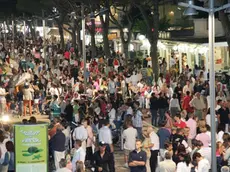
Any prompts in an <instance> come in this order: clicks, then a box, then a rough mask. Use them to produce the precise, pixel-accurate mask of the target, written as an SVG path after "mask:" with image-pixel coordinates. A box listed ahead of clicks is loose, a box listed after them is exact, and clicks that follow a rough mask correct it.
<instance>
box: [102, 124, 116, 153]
mask: <svg viewBox="0 0 230 172" xmlns="http://www.w3.org/2000/svg"><path fill="white" fill-rule="evenodd" d="M109 126H110V124H109V121H107V120H106V121H105V122H104V124H103V127H101V128H100V130H99V142H105V143H106V144H107V145H109V148H110V152H113V141H112V133H111V130H110V128H109Z"/></svg>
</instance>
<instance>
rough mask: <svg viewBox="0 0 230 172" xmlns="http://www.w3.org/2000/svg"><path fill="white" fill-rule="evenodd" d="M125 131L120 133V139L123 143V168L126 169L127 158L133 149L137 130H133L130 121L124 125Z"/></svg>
mask: <svg viewBox="0 0 230 172" xmlns="http://www.w3.org/2000/svg"><path fill="white" fill-rule="evenodd" d="M126 125H127V129H125V130H124V131H123V133H122V139H124V140H125V142H124V160H125V165H124V167H126V168H128V167H129V166H128V158H129V154H130V152H131V151H133V150H134V149H135V142H136V138H137V130H136V129H135V128H133V125H132V121H127V123H126Z"/></svg>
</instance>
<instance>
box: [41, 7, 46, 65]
mask: <svg viewBox="0 0 230 172" xmlns="http://www.w3.org/2000/svg"><path fill="white" fill-rule="evenodd" d="M42 28H43V49H42V52H43V59H44V60H45V67H47V59H46V33H45V32H46V21H45V12H44V10H42Z"/></svg>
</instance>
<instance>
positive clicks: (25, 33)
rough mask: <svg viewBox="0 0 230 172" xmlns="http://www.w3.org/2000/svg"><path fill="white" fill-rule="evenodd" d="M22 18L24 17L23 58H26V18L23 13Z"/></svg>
mask: <svg viewBox="0 0 230 172" xmlns="http://www.w3.org/2000/svg"><path fill="white" fill-rule="evenodd" d="M23 18H24V21H23V26H24V28H23V29H24V30H23V31H24V56H25V59H26V19H25V14H23Z"/></svg>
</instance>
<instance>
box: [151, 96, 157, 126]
mask: <svg viewBox="0 0 230 172" xmlns="http://www.w3.org/2000/svg"><path fill="white" fill-rule="evenodd" d="M157 103H158V98H157V97H156V95H155V93H152V95H151V98H150V112H151V115H152V125H153V126H157V125H158V122H157V111H158V104H157Z"/></svg>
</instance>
